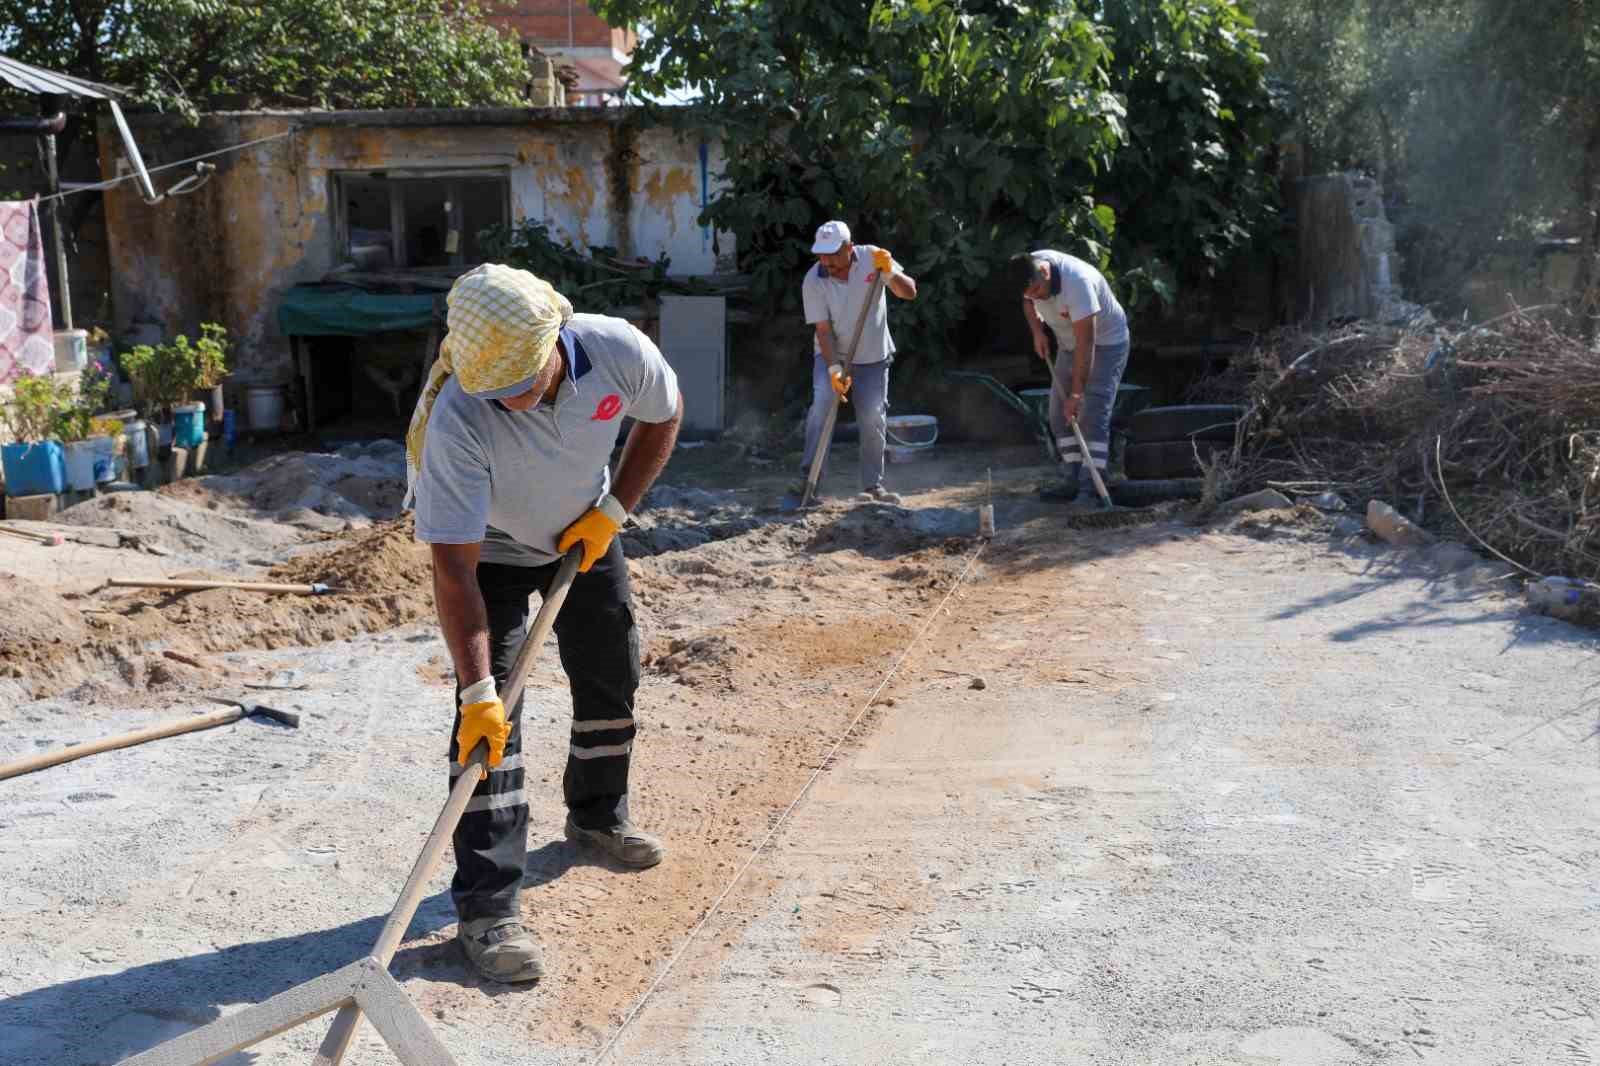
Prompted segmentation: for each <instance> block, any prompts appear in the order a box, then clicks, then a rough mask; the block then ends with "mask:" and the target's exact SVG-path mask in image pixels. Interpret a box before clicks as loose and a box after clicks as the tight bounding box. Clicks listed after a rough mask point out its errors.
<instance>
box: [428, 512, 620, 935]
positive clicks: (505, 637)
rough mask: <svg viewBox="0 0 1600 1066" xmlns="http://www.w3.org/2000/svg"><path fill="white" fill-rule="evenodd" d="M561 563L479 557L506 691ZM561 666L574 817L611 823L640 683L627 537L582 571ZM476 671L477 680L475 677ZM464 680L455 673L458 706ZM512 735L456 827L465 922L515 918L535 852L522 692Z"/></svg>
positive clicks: (592, 823)
mask: <svg viewBox="0 0 1600 1066" xmlns="http://www.w3.org/2000/svg"><path fill="white" fill-rule="evenodd" d="M559 565H560V564H559V563H549V564H547V565H545V566H506V565H503V564H500V563H480V564H479V565H478V588H479V589H480V590H482V592H483V602H484V606H485V607H486V608H487V609H488V614H489V654H490V657H491V659H492V662H493V670H494V679H495V684H496V685H497V686H499V687H500V688H501V689H502V690H503V689H504V687H505V684H506V675H507V674H508V673H510V671H511V664H512V663H513V662H514V661H515V660H516V657H517V651H518V649H520V648H521V647H522V639H523V636H524V634H525V631H526V628H527V625H528V618H529V614H530V612H529V602H528V601H529V598H530V597H531V596H532V595H533V594H534V593H538V594H539V595H540V596H543V595H544V593H545V591H546V590H547V589H548V588H549V587H550V582H551V581H552V580H554V579H555V576H556V568H557V567H558V566H559ZM555 634H556V642H557V644H558V646H559V647H560V649H561V666H562V668H563V669H564V670H566V672H567V681H568V684H569V685H570V686H571V689H572V740H571V746H570V747H569V748H568V751H567V770H566V774H565V776H564V777H563V779H562V790H563V791H564V792H565V794H566V800H567V809H568V811H569V812H570V813H571V816H572V820H573V821H575V822H576V823H577V824H578V825H580V826H582V827H583V828H585V829H606V828H610V827H611V826H614V825H616V824H618V823H619V822H624V821H626V820H627V818H628V759H629V753H630V752H631V751H632V750H633V694H634V691H635V690H636V689H637V688H638V687H639V630H638V629H637V628H636V627H635V626H634V623H633V596H632V592H631V591H630V589H629V586H628V563H627V560H625V559H624V558H623V556H622V543H621V541H619V540H616V539H613V540H612V541H611V548H610V550H608V551H607V552H606V554H605V557H604V558H602V559H600V560H599V561H598V562H596V563H595V564H594V566H592V567H591V568H590V569H589V572H588V573H587V574H579V575H578V576H577V577H576V578H575V579H574V580H573V582H572V589H571V591H570V592H568V593H567V602H566V603H564V604H563V605H562V607H561V613H560V614H558V615H556V624H555ZM473 680H477V679H476V678H474V679H473ZM460 694H461V679H460V678H457V679H456V696H457V706H458V707H459V705H460ZM507 715H508V717H509V718H510V722H511V739H510V740H508V741H507V742H506V754H505V758H504V759H503V760H502V761H501V763H500V765H499V766H497V767H495V768H494V769H493V770H490V771H489V775H488V777H487V778H485V779H484V780H483V781H480V782H479V783H478V787H477V788H476V789H475V790H474V791H473V793H472V800H471V802H469V803H468V804H467V810H466V813H465V814H463V815H462V816H461V824H460V825H459V826H457V827H456V832H455V852H456V876H455V880H454V881H453V882H452V883H451V886H450V894H451V895H452V896H453V897H454V899H455V903H456V913H457V914H458V915H459V916H460V917H461V920H462V921H470V920H471V919H474V918H491V917H493V918H503V917H517V916H518V915H519V911H518V909H517V894H518V891H519V890H520V888H521V885H522V864H523V860H524V859H525V857H526V856H527V851H528V800H527V793H526V792H525V791H524V779H525V774H526V771H525V769H524V763H523V753H522V701H521V700H518V701H517V705H516V706H515V707H510V708H507ZM460 728H461V713H460V711H459V710H458V711H457V712H456V720H455V726H454V727H453V728H452V729H451V730H450V780H451V783H452V784H454V783H455V779H456V777H457V776H458V775H459V774H460V773H461V770H462V766H461V762H460V759H461V753H460V751H459V750H458V749H457V744H456V734H457V732H459V730H460Z"/></svg>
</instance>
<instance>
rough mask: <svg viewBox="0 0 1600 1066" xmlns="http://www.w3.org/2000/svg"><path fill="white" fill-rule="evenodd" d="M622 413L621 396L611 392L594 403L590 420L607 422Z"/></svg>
mask: <svg viewBox="0 0 1600 1066" xmlns="http://www.w3.org/2000/svg"><path fill="white" fill-rule="evenodd" d="M621 413H622V397H621V396H618V395H617V394H616V393H614V392H613V393H612V394H611V395H609V396H607V397H606V398H605V399H603V400H601V401H600V402H599V403H598V404H596V405H595V409H594V416H593V417H592V418H590V419H589V421H591V422H609V421H611V420H612V419H613V418H616V417H617V415H619V414H621Z"/></svg>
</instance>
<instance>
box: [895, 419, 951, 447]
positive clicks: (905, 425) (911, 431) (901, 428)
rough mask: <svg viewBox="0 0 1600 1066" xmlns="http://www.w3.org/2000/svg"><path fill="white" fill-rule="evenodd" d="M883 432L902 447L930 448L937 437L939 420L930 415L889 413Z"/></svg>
mask: <svg viewBox="0 0 1600 1066" xmlns="http://www.w3.org/2000/svg"><path fill="white" fill-rule="evenodd" d="M885 433H887V435H888V437H889V442H890V443H891V444H895V445H898V446H900V447H902V448H931V447H933V445H934V442H935V441H937V440H938V439H939V420H938V419H937V418H935V417H933V416H932V415H890V416H889V420H888V425H887V426H886V427H885Z"/></svg>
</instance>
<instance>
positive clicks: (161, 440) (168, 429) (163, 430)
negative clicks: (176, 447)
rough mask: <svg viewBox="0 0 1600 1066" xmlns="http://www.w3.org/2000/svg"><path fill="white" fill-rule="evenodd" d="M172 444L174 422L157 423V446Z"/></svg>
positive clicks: (169, 445)
mask: <svg viewBox="0 0 1600 1066" xmlns="http://www.w3.org/2000/svg"><path fill="white" fill-rule="evenodd" d="M171 446H172V423H171V422H157V423H156V447H157V448H168V447H171Z"/></svg>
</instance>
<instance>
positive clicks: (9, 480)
mask: <svg viewBox="0 0 1600 1066" xmlns="http://www.w3.org/2000/svg"><path fill="white" fill-rule="evenodd" d="M0 464H4V468H5V472H6V495H7V496H42V495H44V494H46V493H49V494H50V495H52V496H59V495H60V494H61V493H63V492H65V491H66V490H67V453H66V451H65V450H63V449H62V447H61V445H60V444H59V443H57V442H56V441H53V440H47V441H38V442H35V443H32V444H18V443H13V444H5V445H0Z"/></svg>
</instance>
